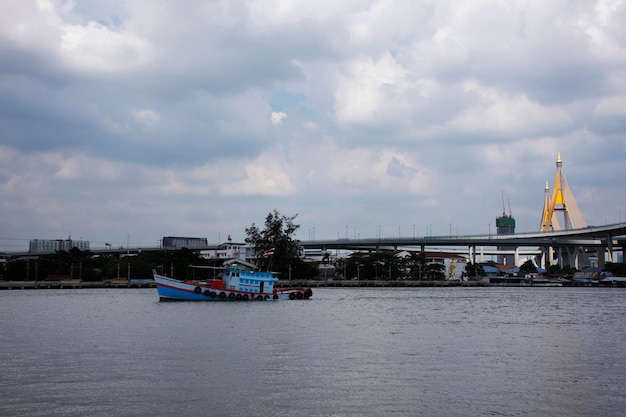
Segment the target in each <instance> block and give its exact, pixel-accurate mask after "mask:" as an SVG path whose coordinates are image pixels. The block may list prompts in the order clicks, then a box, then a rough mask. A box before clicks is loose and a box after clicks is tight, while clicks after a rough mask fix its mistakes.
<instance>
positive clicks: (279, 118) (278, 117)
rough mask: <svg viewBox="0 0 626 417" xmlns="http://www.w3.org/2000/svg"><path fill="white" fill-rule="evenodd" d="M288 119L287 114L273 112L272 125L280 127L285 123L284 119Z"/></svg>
mask: <svg viewBox="0 0 626 417" xmlns="http://www.w3.org/2000/svg"><path fill="white" fill-rule="evenodd" d="M286 118H287V113H283V112H282V111H273V112H272V124H273V125H279V124H281V123H282V122H283V120H284V119H286Z"/></svg>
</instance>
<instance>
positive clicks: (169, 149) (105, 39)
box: [0, 0, 626, 250]
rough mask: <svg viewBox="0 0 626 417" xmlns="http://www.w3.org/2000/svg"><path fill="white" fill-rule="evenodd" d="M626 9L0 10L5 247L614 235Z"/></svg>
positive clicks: (624, 117)
mask: <svg viewBox="0 0 626 417" xmlns="http://www.w3.org/2000/svg"><path fill="white" fill-rule="evenodd" d="M624 22H626V1H622V0H598V1H592V0H552V1H549V2H544V1H527V0H524V1H515V0H507V1H496V0H490V1H487V0H471V1H452V0H451V1H447V0H432V1H427V0H406V1H402V0H393V1H392V0H378V1H376V0H343V1H335V0H332V1H325V0H320V1H316V2H304V1H287V0H248V1H243V0H242V1H239V0H215V1H212V0H202V1H195V0H187V1H182V2H181V1H169V0H165V1H159V2H155V1H153V0H107V1H101V0H74V1H62V0H55V1H52V0H5V1H3V11H2V14H0V245H1V246H0V250H11V249H20V248H23V247H27V245H28V240H29V239H36V238H37V239H60V238H67V236H69V235H70V234H71V236H72V238H74V239H80V238H83V239H85V240H89V241H91V244H92V247H94V246H104V243H105V242H108V243H112V244H114V245H117V244H119V245H125V244H126V242H127V241H129V242H130V244H131V245H133V244H147V245H149V244H157V243H158V241H159V239H161V238H162V237H163V236H171V235H176V236H196V237H206V238H208V240H209V242H217V241H218V240H220V239H221V240H222V241H223V240H225V238H226V237H227V236H228V235H231V236H232V238H233V240H235V241H242V240H243V239H244V237H245V228H246V227H249V226H250V225H251V224H252V223H256V224H257V225H263V223H264V218H265V216H266V215H267V214H268V213H269V212H270V211H272V210H274V209H276V210H278V211H279V212H280V213H281V214H283V215H287V216H292V215H295V214H297V215H298V216H297V218H296V221H295V222H296V223H297V224H300V230H299V232H298V236H297V237H298V238H300V239H302V240H308V239H309V238H313V237H314V238H317V239H325V238H337V237H342V238H344V237H345V236H346V234H347V235H348V237H350V238H352V237H375V236H377V235H378V233H379V228H380V231H381V234H382V235H383V236H398V235H399V234H401V235H402V236H413V235H414V234H415V235H417V236H424V235H426V234H432V235H447V234H449V233H450V232H452V233H453V234H462V235H463V234H482V233H488V232H489V231H492V232H495V218H496V217H497V216H499V215H501V214H502V211H503V204H502V200H503V199H502V195H503V194H504V200H505V206H506V207H505V211H506V212H507V214H508V213H509V204H510V212H511V214H512V215H513V217H515V218H516V220H517V231H519V232H534V231H537V230H538V228H539V223H540V220H541V210H542V206H543V200H544V187H545V183H546V180H548V181H549V182H550V184H552V182H553V180H554V174H555V160H556V156H557V152H560V153H561V157H562V160H563V171H564V173H565V175H566V177H567V180H568V182H569V185H570V186H571V188H572V190H573V193H574V196H575V197H576V200H577V203H578V206H579V207H580V210H581V212H582V214H583V216H584V217H585V220H586V221H587V223H588V224H594V225H598V224H605V223H617V222H619V221H626V190H625V187H624V173H625V166H626V162H625V161H626V134H625V133H626V25H624Z"/></svg>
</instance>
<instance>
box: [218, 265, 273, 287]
mask: <svg viewBox="0 0 626 417" xmlns="http://www.w3.org/2000/svg"><path fill="white" fill-rule="evenodd" d="M224 266H226V267H227V268H228V269H227V270H226V271H225V272H224V275H223V277H222V286H223V288H224V289H228V290H237V291H245V292H250V293H271V292H273V291H274V286H275V285H276V284H275V283H276V282H278V278H276V276H275V275H274V273H273V272H258V271H254V268H255V266H254V265H253V264H250V263H248V262H245V261H242V260H241V259H233V260H231V261H228V262H225V263H224Z"/></svg>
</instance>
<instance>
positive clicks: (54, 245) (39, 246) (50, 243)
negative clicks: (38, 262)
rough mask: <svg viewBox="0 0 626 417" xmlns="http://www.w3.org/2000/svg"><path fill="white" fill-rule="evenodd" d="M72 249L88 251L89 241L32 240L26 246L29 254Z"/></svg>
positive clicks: (70, 239)
mask: <svg viewBox="0 0 626 417" xmlns="http://www.w3.org/2000/svg"><path fill="white" fill-rule="evenodd" d="M72 248H78V249H80V250H89V241H87V240H72V237H71V236H70V238H69V239H53V240H48V239H33V240H31V241H30V242H29V244H28V251H29V252H31V253H54V252H56V251H59V250H65V251H69V250H70V249H72Z"/></svg>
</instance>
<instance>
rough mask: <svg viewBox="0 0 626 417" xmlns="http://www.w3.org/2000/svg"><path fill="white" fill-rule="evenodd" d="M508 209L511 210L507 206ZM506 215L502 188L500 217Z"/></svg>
mask: <svg viewBox="0 0 626 417" xmlns="http://www.w3.org/2000/svg"><path fill="white" fill-rule="evenodd" d="M509 211H511V209H510V208H509ZM505 216H506V210H505V208H504V190H502V217H505Z"/></svg>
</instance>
